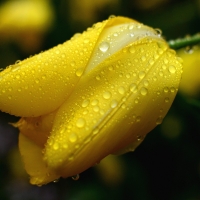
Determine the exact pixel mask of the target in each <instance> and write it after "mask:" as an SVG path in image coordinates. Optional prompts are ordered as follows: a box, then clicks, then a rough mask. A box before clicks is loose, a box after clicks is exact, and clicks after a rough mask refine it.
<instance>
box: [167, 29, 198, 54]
mask: <svg viewBox="0 0 200 200" xmlns="http://www.w3.org/2000/svg"><path fill="white" fill-rule="evenodd" d="M198 43H200V33H197V34H195V35H193V36H186V37H185V38H178V39H176V40H170V41H168V44H169V46H170V48H172V49H174V50H177V49H180V48H183V47H188V46H190V47H191V46H193V45H196V44H198Z"/></svg>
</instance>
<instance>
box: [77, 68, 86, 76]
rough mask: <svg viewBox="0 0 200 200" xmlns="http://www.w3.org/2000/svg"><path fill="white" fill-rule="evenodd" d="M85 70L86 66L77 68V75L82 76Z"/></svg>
mask: <svg viewBox="0 0 200 200" xmlns="http://www.w3.org/2000/svg"><path fill="white" fill-rule="evenodd" d="M83 71H84V68H83V67H82V68H78V69H77V70H76V76H81V75H82V74H83Z"/></svg>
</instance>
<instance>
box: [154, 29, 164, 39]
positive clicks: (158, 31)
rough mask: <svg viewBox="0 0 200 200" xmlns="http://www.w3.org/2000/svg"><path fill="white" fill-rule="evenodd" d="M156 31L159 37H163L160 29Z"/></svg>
mask: <svg viewBox="0 0 200 200" xmlns="http://www.w3.org/2000/svg"><path fill="white" fill-rule="evenodd" d="M154 30H155V31H156V34H157V36H158V37H160V36H161V35H162V30H160V29H159V28H155V29H154Z"/></svg>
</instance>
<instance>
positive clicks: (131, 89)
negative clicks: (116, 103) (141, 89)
mask: <svg viewBox="0 0 200 200" xmlns="http://www.w3.org/2000/svg"><path fill="white" fill-rule="evenodd" d="M130 91H131V92H137V85H136V84H135V83H132V84H131V85H130Z"/></svg>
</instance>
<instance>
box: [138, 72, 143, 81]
mask: <svg viewBox="0 0 200 200" xmlns="http://www.w3.org/2000/svg"><path fill="white" fill-rule="evenodd" d="M138 76H139V78H140V79H142V78H144V77H145V72H144V71H141V72H139V75H138Z"/></svg>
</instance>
